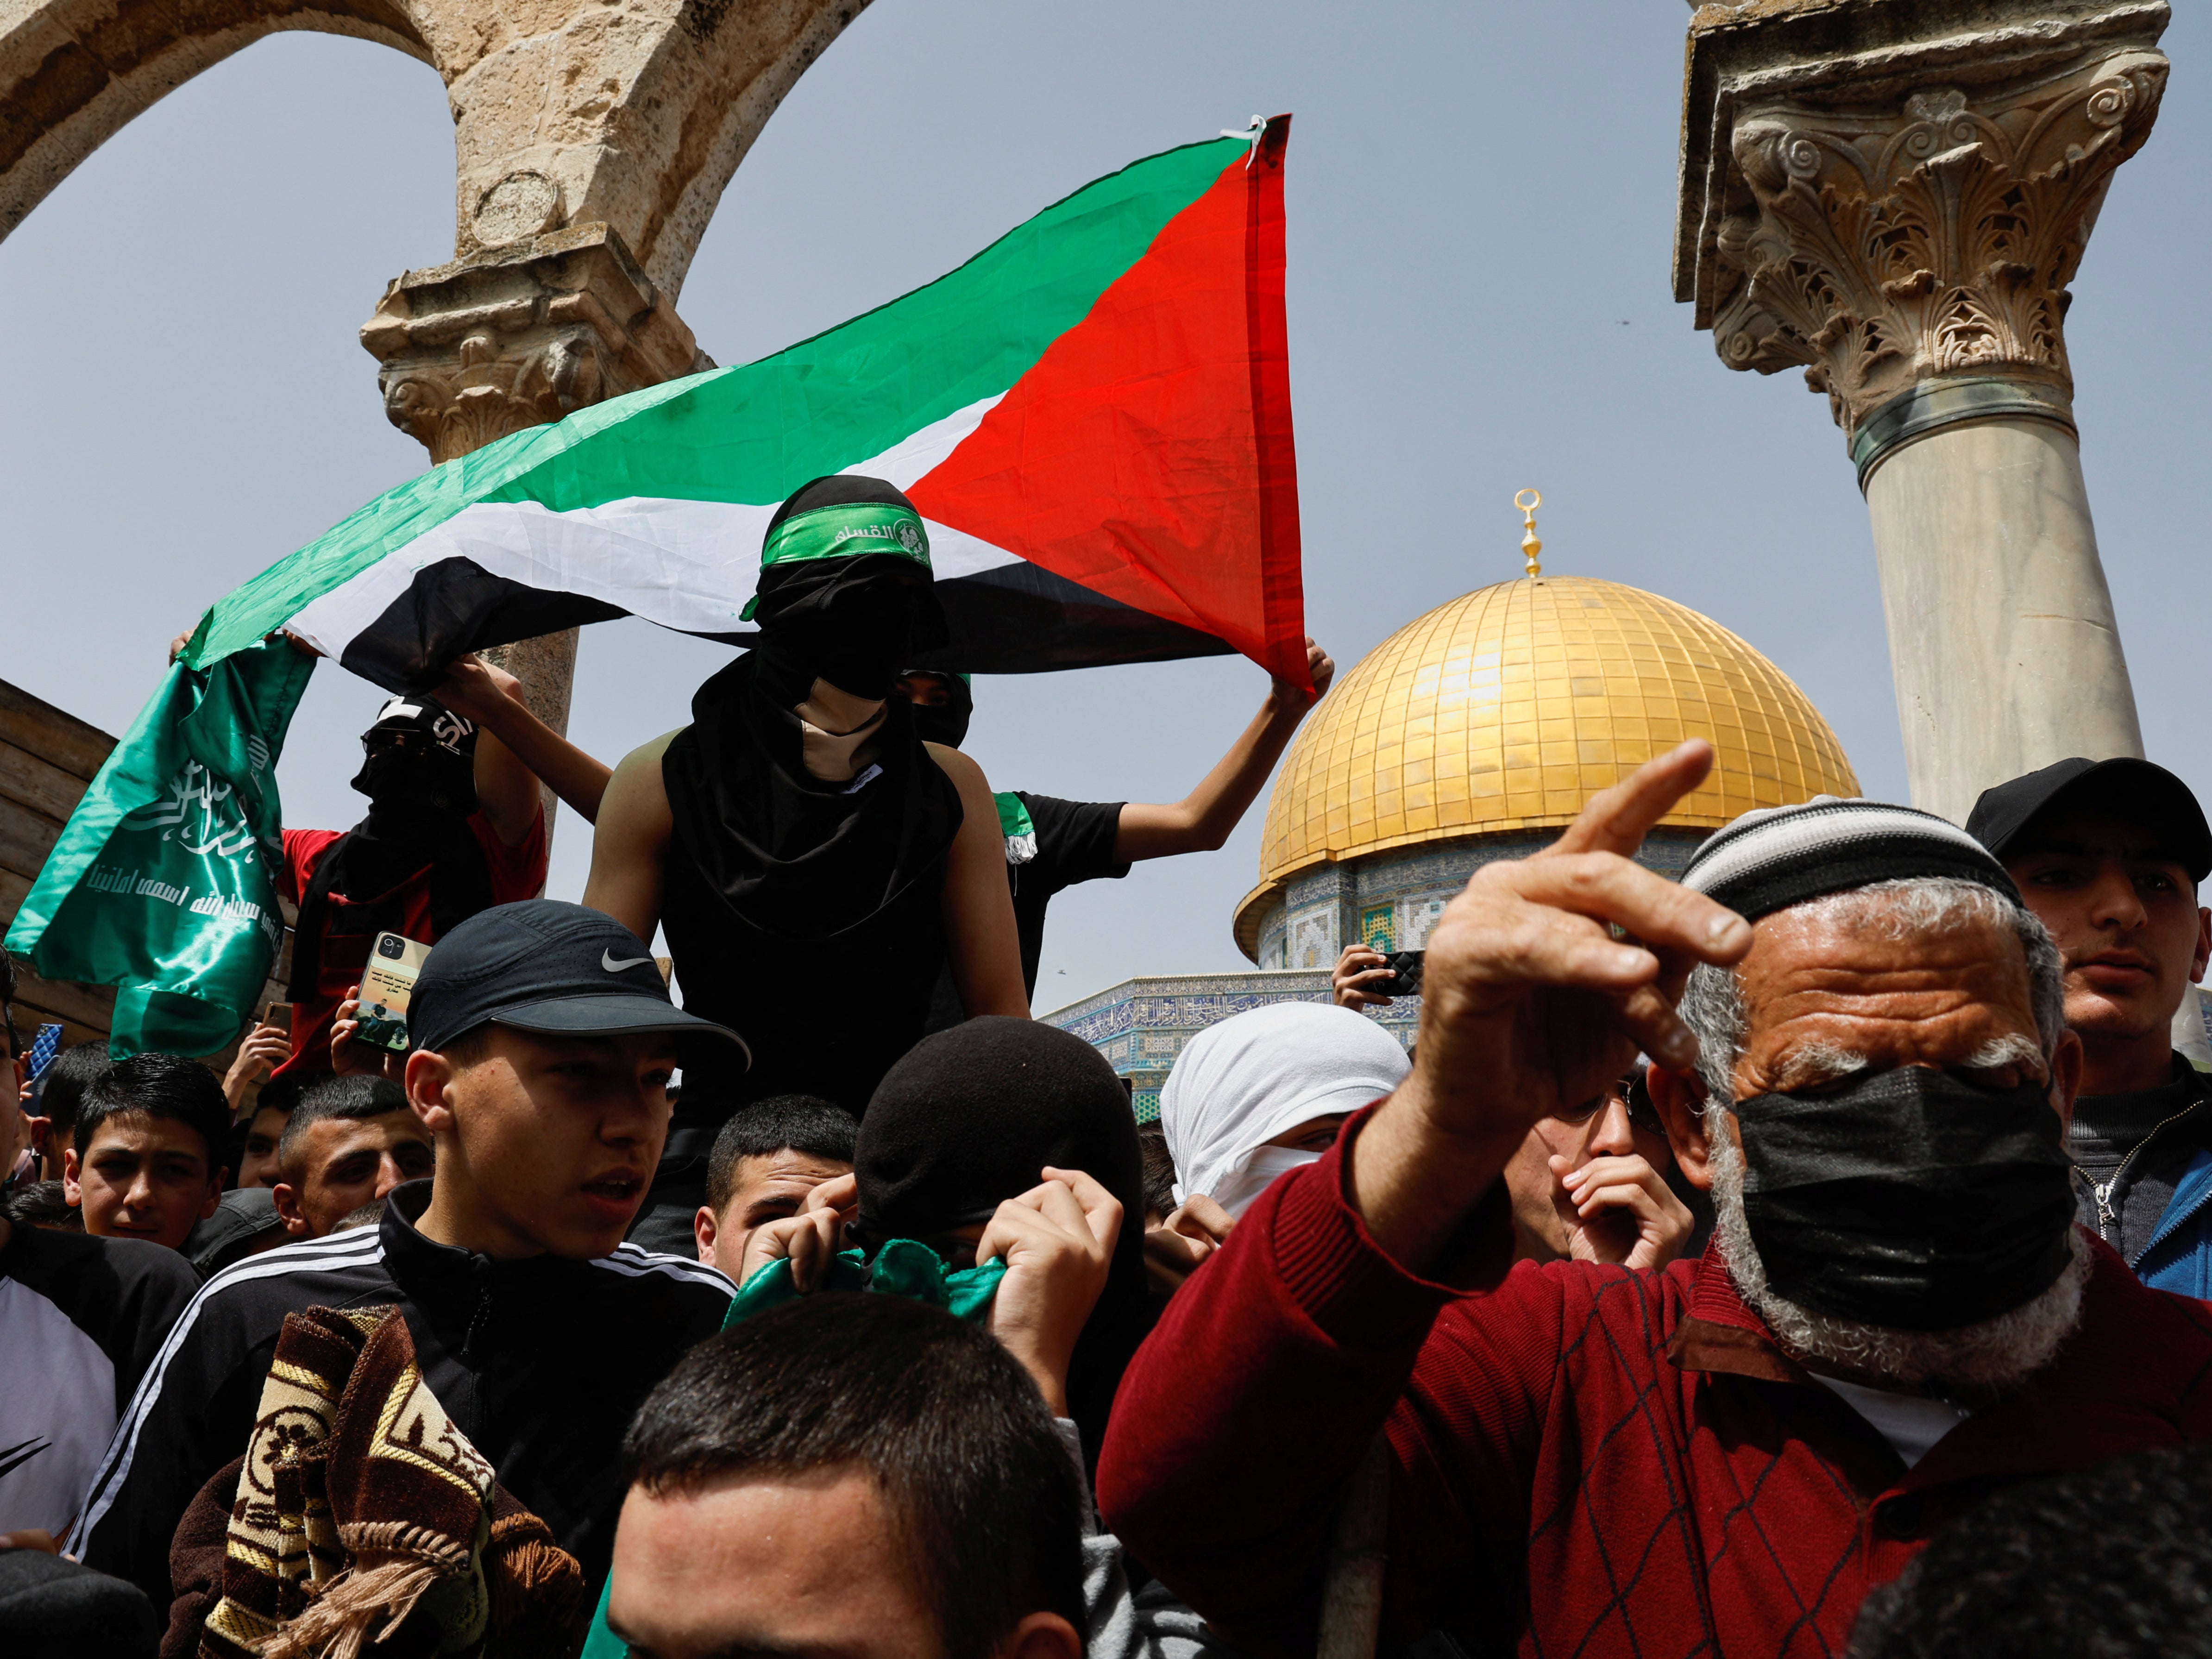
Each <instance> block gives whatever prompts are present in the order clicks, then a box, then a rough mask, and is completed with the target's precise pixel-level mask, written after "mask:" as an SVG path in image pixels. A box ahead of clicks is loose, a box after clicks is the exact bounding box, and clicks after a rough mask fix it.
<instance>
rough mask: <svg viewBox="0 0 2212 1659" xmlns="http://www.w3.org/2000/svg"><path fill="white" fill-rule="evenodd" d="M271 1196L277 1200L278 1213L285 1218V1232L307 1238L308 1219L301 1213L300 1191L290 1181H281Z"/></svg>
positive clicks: (296, 1236)
mask: <svg viewBox="0 0 2212 1659" xmlns="http://www.w3.org/2000/svg"><path fill="white" fill-rule="evenodd" d="M271 1195H272V1196H273V1197H274V1198H275V1199H276V1213H277V1214H278V1215H279V1216H281V1217H283V1221H284V1231H286V1232H288V1233H289V1234H291V1235H292V1237H295V1238H305V1237H307V1217H305V1216H303V1215H301V1213H300V1194H299V1189H298V1188H295V1187H294V1186H293V1185H292V1183H291V1182H289V1181H280V1182H277V1183H276V1187H275V1188H274V1189H273V1192H272V1194H271Z"/></svg>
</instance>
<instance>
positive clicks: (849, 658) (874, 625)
mask: <svg viewBox="0 0 2212 1659" xmlns="http://www.w3.org/2000/svg"><path fill="white" fill-rule="evenodd" d="M886 508H888V509H891V512H890V513H884V512H883V511H881V510H880V509H886ZM872 509H876V510H872ZM886 518H896V519H897V520H898V521H899V523H900V524H901V525H903V524H904V522H905V520H906V519H908V518H910V519H911V520H912V521H913V522H912V526H911V530H910V532H908V533H907V534H905V535H903V536H901V535H898V534H894V533H878V532H889V531H890V529H891V526H886V525H884V523H883V522H882V520H884V519H886ZM787 526H789V528H790V529H791V531H792V532H793V534H791V535H788V536H784V535H780V533H779V532H783V531H785V530H786V528H787ZM817 529H821V530H826V531H827V532H828V534H827V535H823V536H809V537H806V538H805V540H807V541H809V542H812V543H816V544H821V543H827V544H829V545H830V546H836V547H853V548H860V549H876V548H895V549H896V551H891V552H877V551H864V552H856V553H852V554H846V555H842V556H828V557H824V556H820V555H819V553H818V552H817V550H815V549H814V548H812V547H810V548H807V549H805V550H801V549H799V547H798V546H796V545H795V544H796V543H798V542H799V540H800V539H801V538H800V537H799V533H798V532H801V531H813V530H817ZM856 532H857V533H856ZM779 553H784V554H791V553H797V554H798V556H795V557H788V556H787V557H782V558H779V557H778V555H779ZM762 560H763V563H762V566H761V573H760V580H759V582H758V584H757V586H755V588H754V590H753V592H754V598H753V602H752V605H750V607H748V609H749V611H750V614H751V617H752V620H753V621H754V622H756V623H757V624H758V625H759V628H760V631H761V642H760V645H759V647H758V648H757V651H756V653H755V654H756V655H757V656H758V657H760V658H761V659H763V664H764V665H766V666H767V667H768V668H769V671H770V672H771V674H772V676H773V678H774V679H775V681H776V682H777V683H776V684H775V685H774V686H773V687H772V688H771V690H772V693H773V694H774V695H775V696H776V697H777V700H778V701H779V702H781V701H784V699H783V697H782V696H781V694H782V693H783V692H785V691H790V692H793V693H794V694H795V695H793V696H791V697H790V698H789V700H788V701H789V702H791V703H799V702H805V699H806V696H807V693H808V692H809V691H810V690H812V689H813V685H814V682H815V679H816V678H817V676H818V677H819V678H823V679H825V680H827V681H829V684H832V685H834V686H836V688H837V689H838V690H840V691H844V692H848V693H849V694H850V695H852V696H855V697H869V698H876V697H888V696H890V693H891V683H892V681H894V680H896V678H898V675H899V671H900V670H901V669H902V668H904V667H905V666H906V665H907V664H908V663H909V662H910V661H912V660H914V659H915V653H916V652H918V651H928V650H933V649H935V648H936V647H940V646H942V645H943V644H944V643H945V640H946V638H947V636H948V635H947V629H946V628H945V612H944V611H943V610H942V609H941V608H940V607H939V605H938V602H937V595H936V593H935V592H934V591H933V589H932V588H931V586H930V567H929V541H928V538H927V535H926V534H925V533H923V532H922V530H921V514H920V513H916V512H915V507H914V503H913V502H912V501H908V500H907V498H906V496H905V495H903V494H902V493H901V492H900V491H899V490H897V489H894V488H892V487H891V486H890V484H887V483H884V481H883V480H882V479H881V478H864V477H860V476H859V475H857V474H854V473H846V472H841V473H837V474H835V475H833V476H832V477H826V478H817V479H815V480H814V481H813V482H812V483H805V484H802V485H800V486H799V489H796V490H795V491H793V494H792V496H791V499H790V500H789V501H786V502H784V504H783V505H782V506H781V507H778V508H776V510H775V517H774V518H772V519H770V520H769V521H768V533H767V535H766V537H765V538H763V544H762Z"/></svg>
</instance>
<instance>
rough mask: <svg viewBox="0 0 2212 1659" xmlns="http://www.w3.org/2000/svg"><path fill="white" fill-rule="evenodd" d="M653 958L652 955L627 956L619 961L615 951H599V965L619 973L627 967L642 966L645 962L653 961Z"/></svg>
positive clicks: (612, 972)
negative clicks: (616, 958)
mask: <svg viewBox="0 0 2212 1659" xmlns="http://www.w3.org/2000/svg"><path fill="white" fill-rule="evenodd" d="M652 960H653V958H652V957H624V958H623V960H622V961H620V962H617V961H616V960H615V953H614V952H613V951H600V952H599V966H600V967H602V968H604V969H606V970H607V971H608V972H609V973H611V974H619V973H620V972H622V970H623V969H625V968H638V967H642V966H643V965H644V964H645V963H648V962H651V961H652Z"/></svg>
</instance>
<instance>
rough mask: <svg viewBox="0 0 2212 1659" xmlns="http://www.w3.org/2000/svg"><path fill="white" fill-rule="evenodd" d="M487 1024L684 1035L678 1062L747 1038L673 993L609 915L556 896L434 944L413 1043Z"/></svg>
mask: <svg viewBox="0 0 2212 1659" xmlns="http://www.w3.org/2000/svg"><path fill="white" fill-rule="evenodd" d="M487 1022H489V1023H492V1024H500V1025H507V1026H512V1027H513V1028H514V1029H515V1030H518V1031H533V1032H536V1033H538V1035H540V1036H565V1037H580V1036H629V1035H631V1034H633V1033H635V1032H643V1031H665V1032H668V1033H669V1034H671V1036H677V1037H679V1038H681V1039H682V1040H683V1043H682V1047H681V1048H679V1049H678V1055H677V1058H678V1062H679V1063H684V1062H688V1060H690V1056H691V1054H693V1053H696V1052H703V1051H704V1049H705V1048H706V1046H707V1045H708V1044H714V1045H718V1046H719V1045H720V1044H724V1043H729V1044H734V1045H735V1047H736V1048H737V1050H738V1053H739V1054H743V1055H744V1063H745V1065H747V1066H750V1065H751V1064H752V1058H753V1057H752V1050H751V1049H750V1048H747V1047H746V1046H745V1040H744V1038H743V1037H741V1036H738V1034H737V1033H736V1032H735V1031H732V1030H730V1028H729V1027H728V1026H726V1025H717V1024H714V1022H713V1021H712V1020H707V1019H702V1018H699V1017H698V1016H697V1015H696V1014H687V1013H685V1012H684V1010H682V1009H681V1008H678V1006H676V1005H675V1004H674V1003H673V1002H672V1001H671V1000H669V995H668V984H667V981H665V980H663V979H662V978H661V976H660V967H659V963H656V962H654V961H653V951H651V950H650V949H649V948H648V947H647V945H644V944H643V943H642V942H641V940H640V939H638V936H637V935H636V934H635V933H631V932H630V930H629V928H627V927H623V925H622V924H621V923H620V922H618V921H615V920H614V919H613V918H612V917H611V916H607V915H602V914H601V913H600V912H599V911H597V910H587V909H586V908H584V907H583V906H582V905H580V904H563V903H562V902H560V901H559V900H558V899H525V900H523V901H522V902H520V903H519V904H497V905H494V906H493V907H492V908H490V909H489V910H483V911H480V912H478V913H477V915H473V916H471V917H470V918H469V919H468V920H467V921H465V922H463V923H462V924H461V925H460V926H459V927H456V928H454V929H453V932H452V933H448V934H447V935H446V937H445V938H443V939H440V940H439V941H438V943H437V944H436V945H434V946H433V947H432V948H431V951H430V955H429V957H428V959H427V960H426V961H425V962H424V963H423V964H422V974H421V975H419V976H418V977H417V978H416V981H415V990H414V994H413V996H412V998H411V1000H410V1002H409V1004H408V1009H407V1024H408V1029H409V1031H410V1034H411V1036H412V1039H413V1046H414V1047H415V1048H427V1049H432V1050H435V1049H438V1048H442V1047H444V1046H445V1045H446V1044H447V1043H448V1042H452V1041H453V1039H454V1038H455V1037H458V1036H461V1035H462V1034H463V1033H464V1032H466V1031H471V1030H474V1029H475V1028H476V1027H477V1026H479V1025H482V1024H486V1023H487Z"/></svg>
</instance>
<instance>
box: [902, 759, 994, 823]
mask: <svg viewBox="0 0 2212 1659" xmlns="http://www.w3.org/2000/svg"><path fill="white" fill-rule="evenodd" d="M921 746H922V747H923V748H924V749H927V750H928V751H929V757H930V759H932V760H933V761H935V762H936V763H937V769H938V770H939V771H940V772H942V773H944V774H945V776H946V777H948V778H950V779H951V780H952V787H954V788H955V789H957V790H958V791H959V792H960V800H961V804H962V805H964V806H965V807H966V808H967V809H968V810H969V811H971V812H980V811H982V810H983V809H984V808H985V807H986V806H987V805H989V804H990V800H991V781H990V780H989V779H988V778H987V777H985V776H984V775H983V769H982V768H981V767H980V766H978V765H976V764H975V762H974V761H972V760H970V759H969V757H967V756H965V755H963V754H962V753H961V752H960V751H959V750H957V749H947V748H946V747H945V745H944V744H941V743H925V744H922V745H921ZM993 822H994V823H996V822H997V820H996V819H995V818H994V820H993Z"/></svg>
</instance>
